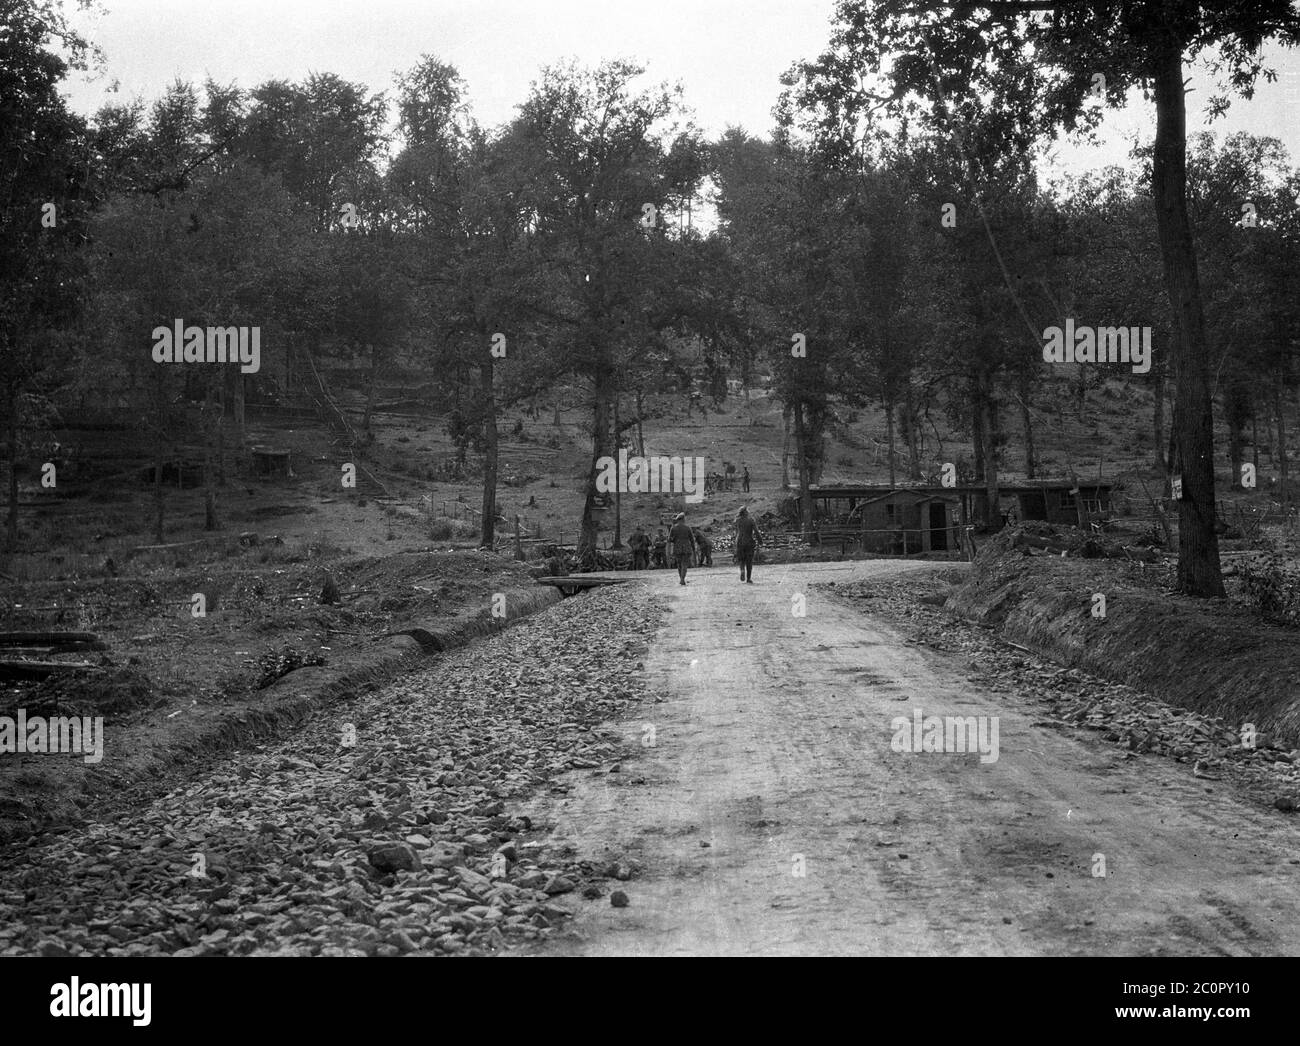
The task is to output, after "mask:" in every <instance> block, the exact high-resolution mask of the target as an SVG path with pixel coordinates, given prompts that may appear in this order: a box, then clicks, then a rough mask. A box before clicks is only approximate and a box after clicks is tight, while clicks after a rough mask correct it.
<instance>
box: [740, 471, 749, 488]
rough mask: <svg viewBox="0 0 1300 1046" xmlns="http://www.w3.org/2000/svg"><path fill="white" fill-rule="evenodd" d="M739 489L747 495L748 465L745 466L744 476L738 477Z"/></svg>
mask: <svg viewBox="0 0 1300 1046" xmlns="http://www.w3.org/2000/svg"><path fill="white" fill-rule="evenodd" d="M740 489H741V490H743V491H744V492H745V493H746V494H748V493H749V466H748V465H746V466H745V472H744V475H742V476H741V477H740Z"/></svg>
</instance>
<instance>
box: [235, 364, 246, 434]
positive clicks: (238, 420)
mask: <svg viewBox="0 0 1300 1046" xmlns="http://www.w3.org/2000/svg"><path fill="white" fill-rule="evenodd" d="M232 369H233V368H232ZM246 435H247V432H246V430H245V428H244V372H243V371H240V370H236V371H235V439H236V440H238V441H239V446H240V447H243V445H244V441H245V437H246Z"/></svg>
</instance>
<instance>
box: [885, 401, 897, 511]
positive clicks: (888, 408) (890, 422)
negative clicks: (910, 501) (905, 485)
mask: <svg viewBox="0 0 1300 1046" xmlns="http://www.w3.org/2000/svg"><path fill="white" fill-rule="evenodd" d="M885 425H886V427H887V428H888V431H889V489H890V490H893V489H894V488H895V487H897V486H898V481H897V478H896V477H895V476H894V405H893V404H892V403H886V404H885Z"/></svg>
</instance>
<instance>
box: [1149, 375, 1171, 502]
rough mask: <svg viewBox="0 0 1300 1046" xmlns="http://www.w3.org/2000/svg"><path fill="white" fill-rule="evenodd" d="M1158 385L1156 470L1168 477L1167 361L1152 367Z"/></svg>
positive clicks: (1154, 422)
mask: <svg viewBox="0 0 1300 1046" xmlns="http://www.w3.org/2000/svg"><path fill="white" fill-rule="evenodd" d="M1152 371H1153V372H1154V373H1153V376H1154V378H1155V386H1156V407H1155V411H1154V412H1153V414H1152V420H1151V425H1152V429H1153V430H1154V431H1153V433H1152V434H1153V435H1154V437H1155V450H1156V471H1157V472H1159V473H1160V474H1161V475H1162V476H1164V477H1165V478H1166V479H1167V478H1168V477H1169V465H1170V462H1169V459H1168V458H1167V457H1166V456H1165V452H1164V449H1163V444H1164V441H1165V363H1164V360H1161V361H1160V363H1159V364H1158V365H1156V366H1154V367H1153V368H1152Z"/></svg>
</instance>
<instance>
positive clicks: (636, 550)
mask: <svg viewBox="0 0 1300 1046" xmlns="http://www.w3.org/2000/svg"><path fill="white" fill-rule="evenodd" d="M628 547H629V548H631V549H632V569H633V570H645V568H646V567H647V566H649V565H650V536H649V535H648V534H646V532H645V530H644V529H642V527H641V524H640V523H638V524H637V527H636V530H634V531H633V532H632V539H631V540H630V541H629V542H628Z"/></svg>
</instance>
